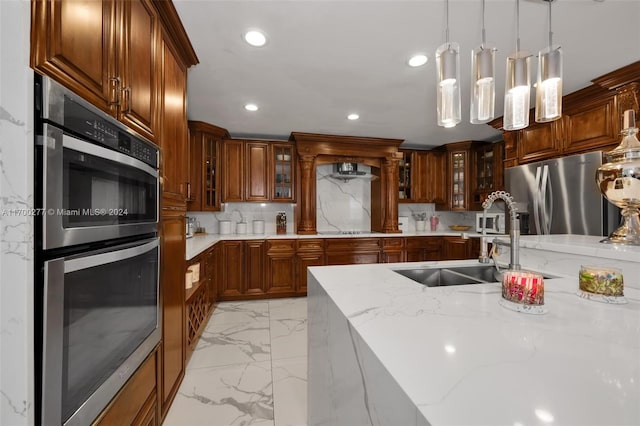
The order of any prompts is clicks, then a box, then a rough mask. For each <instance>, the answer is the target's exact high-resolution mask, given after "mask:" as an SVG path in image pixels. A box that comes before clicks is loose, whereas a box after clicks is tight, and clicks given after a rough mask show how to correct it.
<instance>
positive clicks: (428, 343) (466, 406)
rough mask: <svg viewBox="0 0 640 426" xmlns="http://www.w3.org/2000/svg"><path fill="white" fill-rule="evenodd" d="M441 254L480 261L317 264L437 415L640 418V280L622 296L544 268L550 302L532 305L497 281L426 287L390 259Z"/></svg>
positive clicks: (356, 320)
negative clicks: (511, 298) (594, 290)
mask: <svg viewBox="0 0 640 426" xmlns="http://www.w3.org/2000/svg"><path fill="white" fill-rule="evenodd" d="M442 265H447V266H452V265H477V262H476V261H468V260H466V261H448V262H420V263H398V264H377V265H346V266H332V267H311V268H309V271H310V273H311V274H313V276H314V277H315V278H316V280H317V281H318V282H319V283H320V285H321V286H322V288H323V289H324V290H325V291H326V293H327V294H328V296H329V297H330V298H331V299H332V301H333V302H334V303H335V305H336V306H337V308H338V309H339V310H340V311H341V312H342V313H343V314H344V316H345V317H346V318H347V319H348V321H349V324H350V326H351V327H352V328H353V330H354V331H355V332H357V333H358V334H359V335H360V336H361V338H362V339H363V340H364V341H365V342H366V344H367V345H368V347H369V348H370V349H371V351H372V352H373V353H374V354H375V356H376V357H377V358H378V360H379V361H380V362H381V363H382V365H383V366H384V367H385V368H386V369H387V371H388V372H389V373H390V374H391V375H392V377H393V378H394V380H395V381H396V382H397V383H398V385H399V386H400V387H401V388H402V389H403V390H404V392H405V393H406V395H407V396H408V397H409V398H410V399H411V401H412V402H413V403H414V404H415V405H416V407H417V408H418V410H419V411H420V412H421V413H422V414H423V415H424V417H425V419H426V420H427V421H428V422H429V423H430V424H432V425H452V424H459V425H462V424H466V425H472V424H504V425H530V424H545V423H552V422H553V423H554V424H562V425H569V424H571V425H578V424H580V425H586V424H598V425H603V424H611V425H612V424H616V425H621V424H640V404H638V401H640V290H637V289H627V288H625V296H626V298H627V300H628V302H629V303H627V304H623V305H614V304H606V303H600V302H596V301H591V300H585V299H582V298H580V297H578V296H577V295H576V290H577V288H578V283H577V280H576V278H573V277H572V278H569V277H561V278H556V279H547V280H545V306H546V307H547V308H548V313H546V314H544V315H531V314H524V313H517V312H513V311H510V310H507V309H505V308H503V307H502V306H500V305H499V304H498V301H499V299H500V294H501V287H500V284H498V283H494V284H476V285H465V286H451V287H433V288H429V287H426V286H423V285H421V284H418V283H415V282H414V281H412V280H410V279H408V278H405V277H403V276H401V275H399V274H396V273H395V272H393V271H392V269H407V268H414V267H440V266H442ZM524 266H525V267H526V265H524ZM575 276H577V273H576V275H575Z"/></svg>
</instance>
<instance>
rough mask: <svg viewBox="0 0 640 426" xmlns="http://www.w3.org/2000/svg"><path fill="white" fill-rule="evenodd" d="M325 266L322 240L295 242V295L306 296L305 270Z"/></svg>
mask: <svg viewBox="0 0 640 426" xmlns="http://www.w3.org/2000/svg"><path fill="white" fill-rule="evenodd" d="M324 265H326V261H325V256H324V240H322V239H316V238H313V239H300V240H297V241H296V287H295V291H296V294H297V295H299V296H305V295H306V294H307V268H308V267H309V266H324Z"/></svg>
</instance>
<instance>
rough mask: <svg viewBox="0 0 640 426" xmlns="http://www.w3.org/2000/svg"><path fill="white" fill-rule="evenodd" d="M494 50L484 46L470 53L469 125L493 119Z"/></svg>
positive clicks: (494, 96)
mask: <svg viewBox="0 0 640 426" xmlns="http://www.w3.org/2000/svg"><path fill="white" fill-rule="evenodd" d="M495 64H496V48H495V47H487V46H484V45H481V46H478V47H476V48H475V49H473V51H472V52H471V123H473V124H481V123H487V122H489V121H491V120H493V118H494V117H495V114H494V106H495V103H496V86H495V74H494V69H495Z"/></svg>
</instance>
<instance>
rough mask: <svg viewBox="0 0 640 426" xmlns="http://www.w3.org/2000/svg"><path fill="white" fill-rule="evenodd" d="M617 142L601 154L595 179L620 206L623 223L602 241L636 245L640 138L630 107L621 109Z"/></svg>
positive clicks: (639, 229)
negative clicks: (621, 120) (622, 120)
mask: <svg viewBox="0 0 640 426" xmlns="http://www.w3.org/2000/svg"><path fill="white" fill-rule="evenodd" d="M623 128H624V130H623V131H622V134H623V138H622V142H621V143H620V145H618V146H617V147H616V148H615V149H613V150H612V151H610V152H608V153H606V154H605V159H606V161H607V163H606V164H603V165H602V166H600V167H599V168H598V170H597V171H596V183H597V184H598V187H599V188H600V192H602V194H603V195H604V196H605V198H606V199H607V200H609V202H611V203H612V204H614V205H616V206H617V207H620V208H621V209H622V212H621V214H622V218H623V223H622V226H620V228H618V229H616V230H615V231H613V232H612V233H611V235H609V238H605V239H604V240H602V242H604V243H617V244H631V245H640V217H639V211H640V210H639V209H640V141H638V138H637V136H636V135H637V133H638V128H637V127H636V126H635V113H634V111H633V110H627V111H625V112H624V125H623Z"/></svg>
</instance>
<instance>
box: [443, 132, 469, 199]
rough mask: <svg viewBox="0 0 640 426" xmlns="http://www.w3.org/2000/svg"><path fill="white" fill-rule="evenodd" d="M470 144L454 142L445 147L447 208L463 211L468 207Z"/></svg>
mask: <svg viewBox="0 0 640 426" xmlns="http://www.w3.org/2000/svg"><path fill="white" fill-rule="evenodd" d="M471 147H472V142H471V141H467V142H456V143H451V144H447V145H445V148H446V150H447V157H448V167H447V190H448V194H447V200H448V203H447V208H448V210H454V211H464V210H468V209H469V207H470V203H469V201H470V196H469V193H470V190H471V189H470V186H471V185H470V180H471V179H470V170H471V167H470V157H471Z"/></svg>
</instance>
